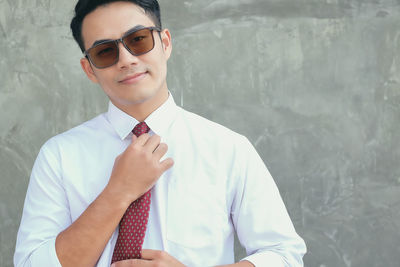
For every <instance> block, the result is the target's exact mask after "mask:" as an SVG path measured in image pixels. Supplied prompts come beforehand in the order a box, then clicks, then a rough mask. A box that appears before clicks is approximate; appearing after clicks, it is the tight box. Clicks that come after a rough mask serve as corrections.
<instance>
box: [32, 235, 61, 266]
mask: <svg viewBox="0 0 400 267" xmlns="http://www.w3.org/2000/svg"><path fill="white" fill-rule="evenodd" d="M29 260H30V262H31V266H32V267H36V266H38V267H39V266H52V267H62V266H61V263H60V261H59V260H58V257H57V253H56V239H55V238H54V239H51V240H48V241H46V242H45V243H43V244H42V245H41V246H40V247H38V248H37V249H36V250H35V251H34V252H33V253H32V254H31V256H30V258H29Z"/></svg>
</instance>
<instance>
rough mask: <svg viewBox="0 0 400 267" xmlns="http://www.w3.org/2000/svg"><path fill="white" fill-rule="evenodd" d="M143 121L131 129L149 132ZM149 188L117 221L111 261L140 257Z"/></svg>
mask: <svg viewBox="0 0 400 267" xmlns="http://www.w3.org/2000/svg"><path fill="white" fill-rule="evenodd" d="M149 130H150V128H149V127H148V126H147V124H146V123H145V122H141V123H138V124H137V125H136V126H135V128H134V129H133V130H132V132H133V134H135V135H136V136H140V135H142V134H144V133H147V132H149ZM150 198H151V190H149V191H147V192H146V193H145V194H144V195H143V196H141V197H140V198H138V199H137V200H135V201H134V202H132V203H131V205H130V206H129V207H128V209H127V210H126V212H125V214H124V216H123V217H122V219H121V222H120V223H119V232H118V239H117V243H116V244H115V248H114V253H113V256H112V261H111V263H114V262H116V261H122V260H127V259H140V258H141V251H142V245H143V241H144V236H145V233H146V227H147V222H148V219H149V212H150V201H151V200H150Z"/></svg>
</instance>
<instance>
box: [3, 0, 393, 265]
mask: <svg viewBox="0 0 400 267" xmlns="http://www.w3.org/2000/svg"><path fill="white" fill-rule="evenodd" d="M74 4H75V1H61V0H35V1H28V0H0V53H1V57H0V106H1V113H0V125H1V126H0V170H1V172H0V179H1V185H0V266H4V267H8V266H12V254H13V251H14V245H15V236H16V231H17V228H18V225H19V220H20V216H21V211H22V206H23V200H24V196H25V191H26V187H27V183H28V179H29V175H30V170H31V168H32V164H33V161H34V159H35V157H36V155H37V153H38V150H39V148H40V146H41V145H42V144H43V143H44V142H45V141H46V140H47V139H48V138H50V137H51V136H53V135H55V134H57V133H60V132H62V131H64V130H66V129H68V128H71V127H72V126H75V125H77V124H79V123H81V122H83V121H85V120H88V119H90V118H92V117H93V116H95V115H96V114H98V113H100V112H103V111H104V110H105V109H106V104H107V99H106V98H105V96H104V95H103V93H102V91H101V90H100V89H99V88H97V87H96V86H95V85H92V84H91V83H90V82H89V81H88V80H87V79H86V78H85V76H84V74H83V72H82V71H81V70H80V66H79V59H80V57H81V54H80V50H79V49H78V47H77V45H76V44H75V43H74V42H73V39H72V37H71V33H70V30H69V27H68V25H69V21H70V19H71V16H72V9H73V6H74ZM160 4H161V6H162V11H163V12H162V14H163V19H164V24H165V26H167V27H169V28H170V30H171V32H172V35H173V44H174V51H173V56H172V58H171V60H170V63H169V77H168V82H169V88H170V90H171V91H172V92H173V94H174V96H175V100H176V101H177V102H178V103H179V104H181V105H182V106H183V107H185V108H186V109H188V110H191V111H194V112H197V113H199V114H201V115H203V116H205V117H207V118H209V119H212V120H214V121H217V122H219V123H221V124H224V125H226V126H228V127H230V128H232V129H233V130H236V131H238V132H240V133H242V134H244V135H246V136H248V137H249V139H250V140H251V141H252V143H253V144H254V145H255V147H256V148H257V150H258V152H259V153H260V155H261V156H262V158H263V159H264V161H265V162H266V164H267V166H268V167H269V169H270V171H271V173H272V175H273V176H274V178H275V180H276V182H277V184H278V186H279V188H280V191H281V193H282V196H283V198H284V201H285V203H286V205H287V207H288V210H289V213H290V214H291V216H292V219H293V222H294V224H295V226H296V228H297V230H298V232H299V233H300V234H301V236H303V237H304V239H305V241H306V243H307V245H308V249H309V252H308V254H307V255H306V256H305V259H304V260H305V264H306V266H310V267H317V266H318V267H341V266H356V267H357V266H360V267H361V266H363V267H365V266H389V267H390V266H398V264H399V262H400V234H399V231H398V229H399V228H400V164H399V163H400V145H399V131H400V85H399V80H400V73H399V70H400V0H201V1H200V0H198V1H194V0H185V1H183V0H161V1H160Z"/></svg>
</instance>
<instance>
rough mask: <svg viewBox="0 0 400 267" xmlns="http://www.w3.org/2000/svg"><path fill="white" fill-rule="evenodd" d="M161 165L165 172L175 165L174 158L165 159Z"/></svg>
mask: <svg viewBox="0 0 400 267" xmlns="http://www.w3.org/2000/svg"><path fill="white" fill-rule="evenodd" d="M160 165H161V169H162V170H163V172H165V171H166V170H168V169H169V168H171V167H172V166H173V165H174V160H173V159H172V158H167V159H164V160H163V161H161V163H160Z"/></svg>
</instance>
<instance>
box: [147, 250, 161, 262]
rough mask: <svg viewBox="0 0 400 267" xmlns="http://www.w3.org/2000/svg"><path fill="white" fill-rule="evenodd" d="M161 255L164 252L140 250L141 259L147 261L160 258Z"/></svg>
mask: <svg viewBox="0 0 400 267" xmlns="http://www.w3.org/2000/svg"><path fill="white" fill-rule="evenodd" d="M162 253H164V252H163V251H161V250H154V249H142V259H144V260H148V261H151V260H155V259H159V258H161V257H162Z"/></svg>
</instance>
